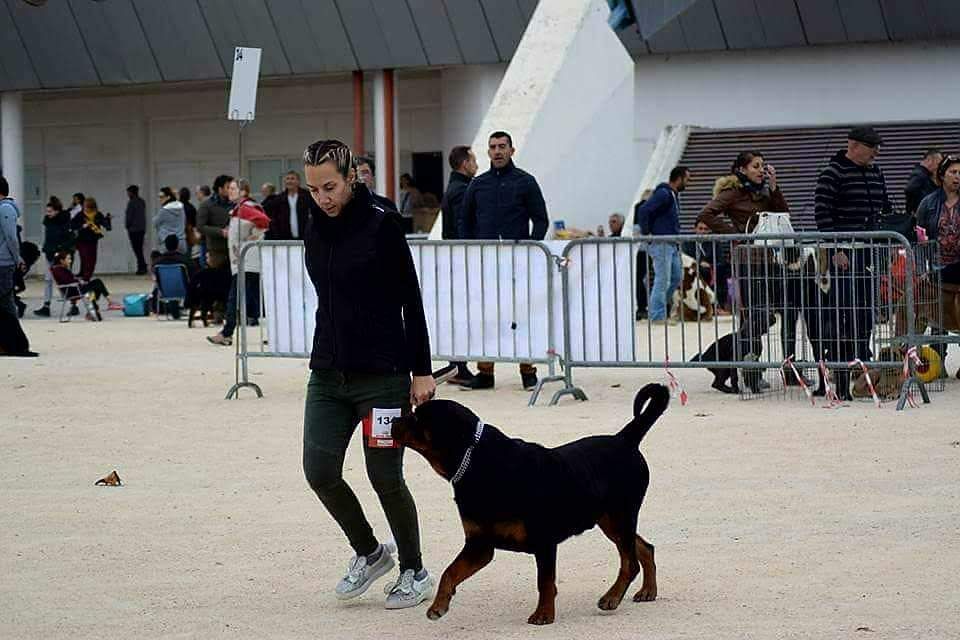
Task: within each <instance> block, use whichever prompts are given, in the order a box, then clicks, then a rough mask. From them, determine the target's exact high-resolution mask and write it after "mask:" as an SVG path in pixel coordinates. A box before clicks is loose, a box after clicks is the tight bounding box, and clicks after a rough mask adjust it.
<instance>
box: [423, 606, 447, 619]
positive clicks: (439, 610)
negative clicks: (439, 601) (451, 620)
mask: <svg viewBox="0 0 960 640" xmlns="http://www.w3.org/2000/svg"><path fill="white" fill-rule="evenodd" d="M446 613H447V608H446V607H438V606H437V605H431V606H430V608H429V609H427V617H428V618H429V619H431V620H439V619H440V618H442V617H443V616H444V615H446Z"/></svg>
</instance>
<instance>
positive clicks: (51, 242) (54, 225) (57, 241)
mask: <svg viewBox="0 0 960 640" xmlns="http://www.w3.org/2000/svg"><path fill="white" fill-rule="evenodd" d="M76 244H77V236H76V235H75V234H74V232H73V227H72V225H71V224H70V212H69V211H60V212H59V213H58V214H57V215H55V216H53V217H52V218H48V217H47V216H43V254H44V255H45V256H46V257H47V260H48V261H50V262H53V254H55V253H57V252H58V251H73V249H74V247H75V246H76Z"/></svg>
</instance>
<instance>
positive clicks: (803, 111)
mask: <svg viewBox="0 0 960 640" xmlns="http://www.w3.org/2000/svg"><path fill="white" fill-rule="evenodd" d="M958 56H960V43H949V44H947V43H943V44H933V43H920V44H870V45H855V46H843V47H803V48H796V49H781V50H763V51H737V52H719V53H698V54H683V55H670V56H652V55H651V56H641V57H639V58H638V59H637V60H636V96H637V98H636V103H637V109H636V130H635V132H636V143H637V157H638V159H639V166H638V172H637V179H638V183H639V179H640V177H641V175H642V173H643V167H644V166H646V164H647V160H648V159H649V157H650V154H651V152H652V150H653V146H654V145H655V143H656V141H657V137H658V136H659V135H660V132H661V130H662V129H663V127H665V126H667V125H669V124H689V125H697V126H704V127H715V128H722V127H780V126H791V125H800V126H815V125H829V124H836V123H849V122H863V123H867V122H872V123H882V122H897V121H907V120H945V119H956V118H958V117H960V110H958V108H957V97H958V91H960V90H958V88H957V83H956V81H955V80H954V75H955V74H954V73H953V71H954V69H955V68H956V61H957V60H958ZM957 142H958V147H960V141H957ZM635 187H636V185H631V190H633V189H634V188H635Z"/></svg>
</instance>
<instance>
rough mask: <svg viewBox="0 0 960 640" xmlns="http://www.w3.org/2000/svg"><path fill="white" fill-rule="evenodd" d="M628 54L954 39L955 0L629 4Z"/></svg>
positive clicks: (958, 32)
mask: <svg viewBox="0 0 960 640" xmlns="http://www.w3.org/2000/svg"><path fill="white" fill-rule="evenodd" d="M632 2H633V5H634V8H635V10H636V15H637V21H638V24H637V26H636V27H631V28H628V29H624V30H623V31H621V32H620V39H621V40H622V41H623V44H624V46H626V47H627V50H628V51H630V52H631V53H633V54H634V55H643V54H646V53H685V52H691V51H722V50H730V49H768V48H776V47H790V46H806V45H821V44H846V43H859V42H896V41H902V40H930V39H944V40H949V39H957V38H960V12H958V11H957V2H956V0H840V1H835V0H632Z"/></svg>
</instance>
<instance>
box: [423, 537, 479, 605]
mask: <svg viewBox="0 0 960 640" xmlns="http://www.w3.org/2000/svg"><path fill="white" fill-rule="evenodd" d="M491 560H493V546H492V545H488V544H485V543H479V542H474V541H470V540H467V541H466V543H465V544H464V545H463V549H461V550H460V553H458V554H457V557H456V558H454V559H453V562H451V563H450V566H449V567H447V570H446V571H444V572H443V577H442V578H440V586H439V587H438V588H437V596H436V597H435V598H434V599H433V604H431V605H430V608H429V609H427V617H428V618H430V619H431V620H439V619H440V618H441V617H442V616H443V615H444V614H445V613H446V612H447V611H448V610H449V608H450V599H451V598H452V597H453V594H455V593H456V592H457V586H458V585H459V584H460V583H461V582H463V581H464V580H466V579H467V578H469V577H470V576H472V575H473V574H475V573H476V572H477V571H480V569H483V568H484V567H485V566H487V565H488V564H490V561H491Z"/></svg>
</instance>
